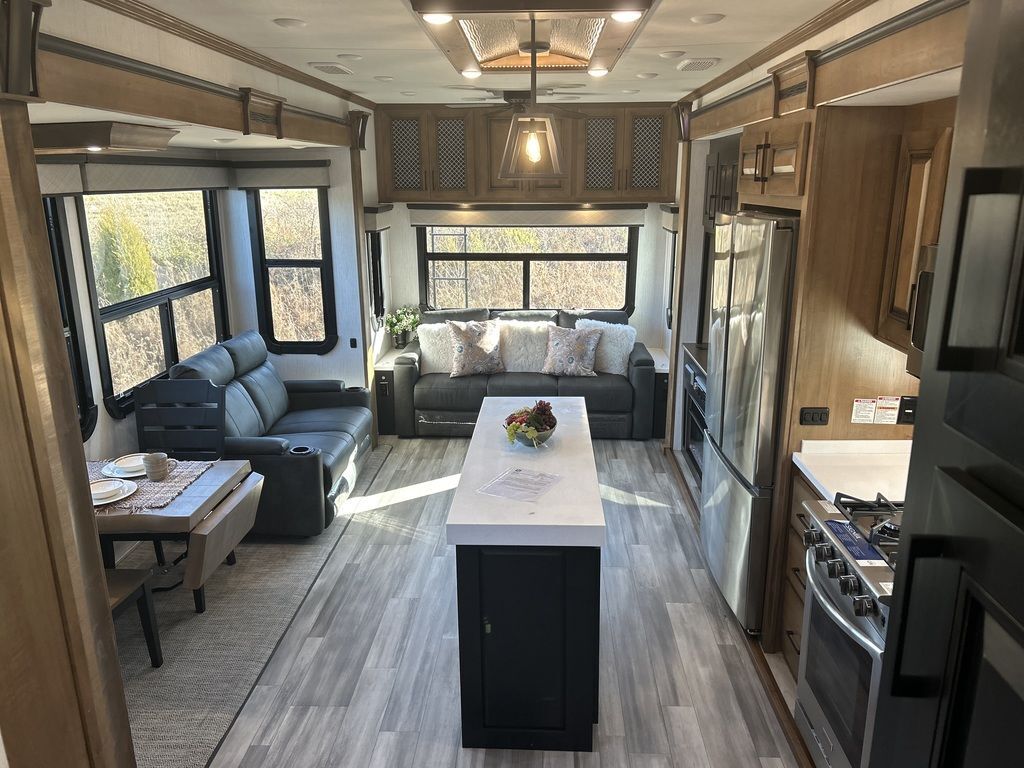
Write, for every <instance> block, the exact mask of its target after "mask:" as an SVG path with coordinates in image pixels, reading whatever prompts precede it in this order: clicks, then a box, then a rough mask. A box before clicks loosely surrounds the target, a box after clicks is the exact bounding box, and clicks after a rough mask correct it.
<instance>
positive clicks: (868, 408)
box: [851, 397, 877, 424]
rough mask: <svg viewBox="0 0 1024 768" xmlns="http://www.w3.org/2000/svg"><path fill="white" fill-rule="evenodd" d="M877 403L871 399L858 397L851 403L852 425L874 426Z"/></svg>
mask: <svg viewBox="0 0 1024 768" xmlns="http://www.w3.org/2000/svg"><path fill="white" fill-rule="evenodd" d="M876 406H877V401H876V400H875V398H873V397H858V398H857V399H856V400H854V401H853V418H852V419H851V421H852V422H853V423H854V424H874V423H875V407H876Z"/></svg>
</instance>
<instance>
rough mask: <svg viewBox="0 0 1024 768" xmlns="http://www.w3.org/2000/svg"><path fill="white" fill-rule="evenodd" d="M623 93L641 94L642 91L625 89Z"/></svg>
mask: <svg viewBox="0 0 1024 768" xmlns="http://www.w3.org/2000/svg"><path fill="white" fill-rule="evenodd" d="M622 92H623V93H640V89H639V88H623V89H622Z"/></svg>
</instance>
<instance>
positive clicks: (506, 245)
mask: <svg viewBox="0 0 1024 768" xmlns="http://www.w3.org/2000/svg"><path fill="white" fill-rule="evenodd" d="M637 229H638V228H637V227H420V228H419V229H418V232H417V238H418V241H419V252H420V286H421V287H420V301H421V302H422V303H424V304H426V305H427V306H429V307H433V308H435V309H454V308H461V307H489V308H492V309H624V310H626V311H628V312H632V311H633V294H634V287H635V282H636V245H637Z"/></svg>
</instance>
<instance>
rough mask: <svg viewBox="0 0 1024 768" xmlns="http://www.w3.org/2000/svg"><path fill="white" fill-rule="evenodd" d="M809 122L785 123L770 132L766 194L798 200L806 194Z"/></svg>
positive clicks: (767, 152)
mask: <svg viewBox="0 0 1024 768" xmlns="http://www.w3.org/2000/svg"><path fill="white" fill-rule="evenodd" d="M810 136H811V126H810V124H809V123H800V122H797V123H794V122H784V123H781V124H779V125H773V126H771V127H770V128H769V129H768V147H767V149H766V150H765V152H764V155H763V157H764V160H763V163H764V171H763V173H762V176H763V178H764V194H766V195H784V196H789V197H798V196H800V195H802V194H803V193H804V176H805V175H806V165H807V144H808V142H809V140H810Z"/></svg>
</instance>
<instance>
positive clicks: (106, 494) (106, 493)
mask: <svg viewBox="0 0 1024 768" xmlns="http://www.w3.org/2000/svg"><path fill="white" fill-rule="evenodd" d="M89 490H90V491H91V492H92V500H93V501H94V502H96V501H103V500H104V499H109V498H112V497H113V496H116V495H117V494H118V493H120V492H121V491H123V490H124V480H93V481H92V482H91V483H89Z"/></svg>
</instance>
